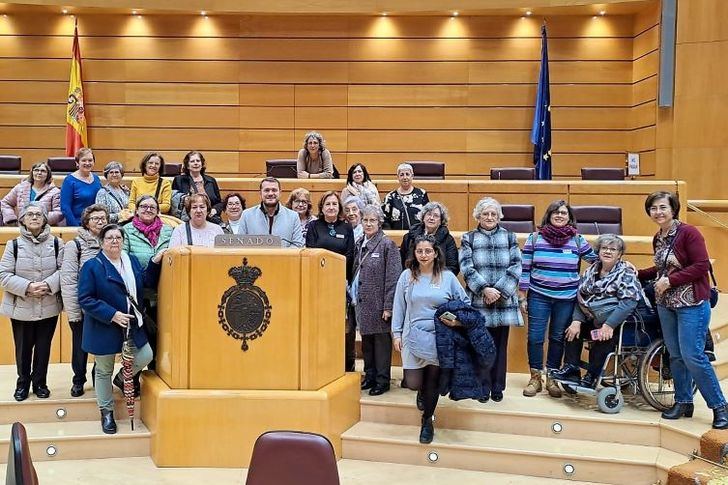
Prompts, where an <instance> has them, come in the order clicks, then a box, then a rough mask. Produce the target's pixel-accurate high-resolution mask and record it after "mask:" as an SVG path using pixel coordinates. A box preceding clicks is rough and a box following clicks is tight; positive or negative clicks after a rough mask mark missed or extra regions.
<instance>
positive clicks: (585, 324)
mask: <svg viewBox="0 0 728 485" xmlns="http://www.w3.org/2000/svg"><path fill="white" fill-rule="evenodd" d="M595 249H596V252H597V254H598V255H599V260H598V261H597V262H596V263H595V264H593V265H592V266H591V267H590V268H589V269H587V270H586V272H585V273H584V275H583V277H582V280H581V283H580V284H579V290H578V293H577V302H578V304H577V305H576V306H575V307H574V313H573V316H572V322H571V325H570V326H569V327H568V328H567V329H566V332H565V337H566V345H565V349H564V366H563V367H562V368H561V369H560V370H558V371H555V372H553V373H552V374H551V376H552V378H554V379H558V380H567V381H573V382H574V383H577V384H578V385H579V386H581V387H588V388H591V389H594V388H595V387H596V384H597V381H598V379H599V375H600V374H601V371H602V367H603V366H604V362H605V361H606V359H607V356H608V355H609V353H610V352H613V351H614V348H615V345H616V340H617V335H618V332H617V333H615V330H616V329H617V328H618V327H619V326H620V325H621V324H622V322H624V320H625V319H627V317H629V316H630V315H631V314H632V312H633V311H634V310H635V309H636V308H637V305H638V303H639V302H640V300H641V299H642V298H641V297H642V287H641V286H640V283H639V280H638V279H637V271H636V270H635V269H634V267H633V266H632V265H629V264H627V263H626V262H624V261H622V255H623V254H624V240H622V238H620V237H619V236H615V235H613V234H604V235H602V236H599V238H598V239H597V242H596V248H595ZM585 338H586V339H590V340H592V341H593V344H592V347H591V350H590V351H589V366H588V369H587V372H586V375H585V376H584V377H583V378H582V377H581V371H580V369H579V363H580V361H581V350H582V346H583V343H584V339H585Z"/></svg>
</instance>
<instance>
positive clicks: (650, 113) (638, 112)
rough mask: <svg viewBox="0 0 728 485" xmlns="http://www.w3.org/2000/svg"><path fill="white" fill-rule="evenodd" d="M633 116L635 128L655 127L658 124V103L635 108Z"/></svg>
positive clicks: (653, 102)
mask: <svg viewBox="0 0 728 485" xmlns="http://www.w3.org/2000/svg"><path fill="white" fill-rule="evenodd" d="M632 116H633V121H634V127H635V128H643V127H646V126H654V125H655V124H656V123H657V103H656V102H655V101H652V102H649V103H645V104H643V105H641V106H637V107H636V108H633V109H632Z"/></svg>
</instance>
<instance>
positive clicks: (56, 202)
mask: <svg viewBox="0 0 728 485" xmlns="http://www.w3.org/2000/svg"><path fill="white" fill-rule="evenodd" d="M33 201H36V202H39V203H40V204H41V205H42V206H43V207H44V208H45V210H46V213H47V214H48V224H50V225H51V226H61V225H64V224H65V221H64V219H63V212H61V189H59V188H58V187H56V186H55V184H54V183H53V172H51V167H49V166H48V164H47V163H46V162H38V163H36V164H35V165H33V168H31V170H30V175H28V178H27V179H25V180H23V181H22V182H20V183H19V184H18V185H16V186H15V187H13V188H12V189H11V190H10V192H8V193H7V195H5V197H3V199H2V201H0V207H2V215H3V223H4V224H5V225H6V226H10V225H12V226H14V225H16V224H17V223H18V214H19V213H20V211H21V210H22V209H23V207H25V206H26V205H28V203H29V202H33Z"/></svg>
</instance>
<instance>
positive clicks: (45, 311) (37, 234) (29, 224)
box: [0, 202, 63, 401]
mask: <svg viewBox="0 0 728 485" xmlns="http://www.w3.org/2000/svg"><path fill="white" fill-rule="evenodd" d="M18 222H19V227H20V236H19V237H18V238H17V239H13V240H10V241H8V243H7V244H6V245H5V252H4V253H3V256H2V259H0V287H1V288H2V289H3V291H4V294H3V301H2V305H0V313H1V314H3V315H6V316H8V317H10V321H11V323H12V326H13V338H14V340H15V362H16V365H17V367H18V382H17V385H16V389H15V395H14V397H15V400H16V401H24V400H25V399H27V397H28V393H29V392H30V384H31V383H32V384H33V393H35V395H36V396H37V397H38V398H41V399H45V398H47V397H49V396H50V395H51V392H50V391H49V390H48V386H47V385H46V376H47V374H48V360H49V358H50V353H51V341H52V340H53V334H54V333H55V330H56V323H57V322H58V314H59V313H61V309H62V307H63V305H62V304H61V298H60V289H61V278H60V272H59V269H60V268H61V262H62V261H63V242H62V241H61V240H60V239H59V238H57V237H55V236H53V235H51V227H50V226H49V225H48V214H47V213H46V211H45V208H44V207H43V206H42V205H41V204H39V203H38V202H31V203H29V204H28V205H27V206H25V207H24V208H23V209H22V210H21V213H20V216H19V217H18Z"/></svg>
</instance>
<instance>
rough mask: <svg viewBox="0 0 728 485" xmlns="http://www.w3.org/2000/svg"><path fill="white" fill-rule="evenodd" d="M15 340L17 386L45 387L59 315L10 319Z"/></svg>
mask: <svg viewBox="0 0 728 485" xmlns="http://www.w3.org/2000/svg"><path fill="white" fill-rule="evenodd" d="M10 322H11V323H12V326H13V339H14V340H15V364H16V365H17V367H18V382H17V387H19V388H20V387H22V388H24V389H28V388H30V384H31V383H32V384H33V387H34V388H36V389H37V388H39V387H45V386H46V384H47V383H46V378H47V376H48V361H49V360H50V357H51V342H52V341H53V334H54V333H55V332H56V324H57V323H58V315H56V316H54V317H50V318H45V319H43V320H37V321H34V322H26V321H21V320H15V319H14V318H12V319H10Z"/></svg>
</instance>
